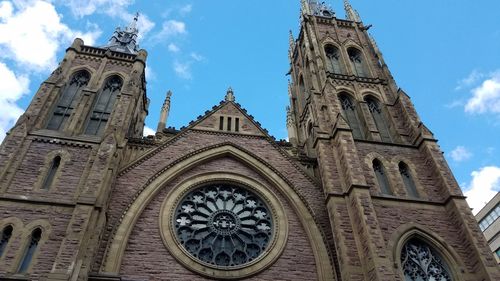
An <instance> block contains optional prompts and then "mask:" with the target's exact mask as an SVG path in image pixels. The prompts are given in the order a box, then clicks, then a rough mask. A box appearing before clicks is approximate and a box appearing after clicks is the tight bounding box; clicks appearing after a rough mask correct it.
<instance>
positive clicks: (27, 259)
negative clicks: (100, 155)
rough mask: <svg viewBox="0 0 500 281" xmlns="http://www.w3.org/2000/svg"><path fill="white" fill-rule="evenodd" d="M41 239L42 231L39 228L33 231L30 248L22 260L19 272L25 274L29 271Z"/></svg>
mask: <svg viewBox="0 0 500 281" xmlns="http://www.w3.org/2000/svg"><path fill="white" fill-rule="evenodd" d="M41 238H42V230H41V229H40V228H37V229H35V230H33V232H31V236H30V242H29V244H28V248H27V249H26V250H25V252H24V255H23V258H22V259H21V264H20V265H19V268H18V270H17V272H19V273H25V272H27V271H28V269H29V268H30V265H31V262H32V260H33V256H34V255H35V252H36V249H37V248H38V243H39V242H40V239H41Z"/></svg>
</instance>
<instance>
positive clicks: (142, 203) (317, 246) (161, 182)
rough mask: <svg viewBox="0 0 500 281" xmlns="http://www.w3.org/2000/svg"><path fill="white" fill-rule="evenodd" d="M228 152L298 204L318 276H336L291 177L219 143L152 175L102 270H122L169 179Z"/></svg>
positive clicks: (117, 233) (119, 230) (120, 228)
mask: <svg viewBox="0 0 500 281" xmlns="http://www.w3.org/2000/svg"><path fill="white" fill-rule="evenodd" d="M225 155H230V156H232V157H234V158H236V159H238V160H239V161H241V162H243V163H245V164H247V165H248V166H250V167H251V168H253V169H254V170H255V171H257V172H258V173H259V174H261V175H262V176H263V177H264V178H265V179H266V180H268V181H269V182H270V183H271V184H272V185H274V186H275V187H276V188H277V189H278V190H279V192H280V193H281V194H282V195H283V196H285V197H286V198H287V200H288V201H289V203H290V204H291V206H292V207H293V208H294V211H295V212H296V214H297V215H298V217H299V219H300V221H301V223H302V226H303V227H304V230H305V232H306V234H307V236H308V238H309V241H310V243H311V248H312V250H313V253H314V257H315V262H316V267H317V272H318V279H319V280H335V277H334V276H335V273H334V268H333V265H332V264H331V262H330V257H329V255H328V251H327V245H326V244H325V241H324V240H323V236H322V234H321V230H320V229H319V227H318V226H317V225H316V223H315V221H314V218H313V216H312V214H311V213H310V211H309V209H308V208H307V206H306V205H305V204H304V202H303V201H302V200H301V198H300V197H299V195H298V194H297V193H296V192H295V191H294V189H293V188H292V187H291V186H290V185H289V184H288V183H287V181H285V180H284V179H283V178H281V176H280V175H278V174H277V173H276V172H274V171H273V170H272V169H271V168H269V167H267V166H266V165H264V164H263V163H262V162H261V161H259V160H258V159H257V158H255V157H253V156H252V155H250V154H249V153H247V152H245V151H243V150H241V149H238V148H237V147H235V146H233V145H230V144H225V145H222V146H215V147H213V148H211V149H206V150H202V151H200V152H199V153H195V154H193V155H191V156H190V157H187V158H185V159H183V160H181V161H179V162H177V163H176V164H175V165H173V166H172V167H170V168H169V169H168V170H166V171H165V172H163V173H161V174H160V175H158V176H157V177H156V178H154V179H151V180H150V182H149V184H148V185H147V186H145V188H144V189H143V190H142V191H141V193H140V194H139V195H138V196H137V197H136V199H135V201H134V202H133V203H132V204H131V205H130V207H129V208H128V209H127V211H126V212H125V213H124V214H123V216H122V220H121V222H120V224H119V226H118V228H117V229H116V231H115V233H114V234H113V238H112V240H111V242H110V246H109V247H108V249H107V253H106V257H105V261H104V264H103V269H102V272H103V273H111V274H118V273H119V271H120V267H121V263H122V259H123V256H124V253H125V249H126V247H127V243H128V240H129V237H130V233H131V232H132V229H133V227H134V226H135V224H136V222H137V220H138V219H139V216H140V215H141V213H142V212H143V211H144V209H145V208H146V206H148V205H149V202H150V201H151V200H152V199H153V198H154V197H155V195H156V194H157V193H158V192H159V191H160V190H161V189H162V188H163V187H164V186H165V184H166V183H168V182H169V181H170V180H172V179H173V178H175V177H177V176H178V175H181V174H182V173H184V172H185V171H187V170H189V169H191V168H193V167H195V166H197V165H199V164H200V163H203V162H206V161H208V160H210V159H214V158H219V157H222V156H225Z"/></svg>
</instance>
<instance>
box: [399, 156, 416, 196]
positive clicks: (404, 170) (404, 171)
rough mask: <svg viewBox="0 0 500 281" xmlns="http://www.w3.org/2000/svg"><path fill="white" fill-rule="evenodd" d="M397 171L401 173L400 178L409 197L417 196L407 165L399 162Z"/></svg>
mask: <svg viewBox="0 0 500 281" xmlns="http://www.w3.org/2000/svg"><path fill="white" fill-rule="evenodd" d="M399 173H400V174H401V178H402V179H403V182H404V184H405V187H406V190H407V192H408V194H409V195H410V196H411V197H415V198H418V192H417V186H416V185H415V182H414V181H413V177H412V176H411V172H410V169H409V168H408V165H406V164H405V163H403V162H400V163H399Z"/></svg>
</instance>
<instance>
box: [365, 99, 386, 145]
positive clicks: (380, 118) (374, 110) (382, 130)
mask: <svg viewBox="0 0 500 281" xmlns="http://www.w3.org/2000/svg"><path fill="white" fill-rule="evenodd" d="M366 103H367V104H368V109H369V110H370V113H371V115H372V117H373V120H374V121H375V126H377V130H378V132H379V134H380V138H381V139H382V141H385V142H392V138H391V134H390V131H389V124H388V120H387V119H386V118H385V116H384V112H383V111H382V109H381V108H380V104H379V102H378V101H376V100H374V99H373V98H367V99H366Z"/></svg>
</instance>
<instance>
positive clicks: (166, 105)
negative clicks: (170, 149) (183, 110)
mask: <svg viewBox="0 0 500 281" xmlns="http://www.w3.org/2000/svg"><path fill="white" fill-rule="evenodd" d="M171 96H172V91H170V90H169V91H168V92H167V96H166V97H165V101H164V102H163V106H162V107H161V111H160V121H159V122H158V128H157V129H156V131H157V132H162V131H163V129H165V127H166V125H167V118H168V114H169V112H170V97H171Z"/></svg>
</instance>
